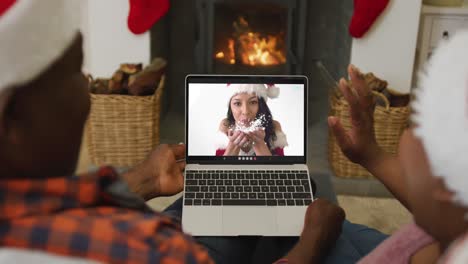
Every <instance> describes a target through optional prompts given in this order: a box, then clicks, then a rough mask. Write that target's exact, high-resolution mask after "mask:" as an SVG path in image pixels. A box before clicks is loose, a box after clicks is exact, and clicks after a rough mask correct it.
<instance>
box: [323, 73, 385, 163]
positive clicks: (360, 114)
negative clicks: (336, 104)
mask: <svg viewBox="0 0 468 264" xmlns="http://www.w3.org/2000/svg"><path fill="white" fill-rule="evenodd" d="M348 72H349V76H350V78H351V81H352V83H353V88H354V89H353V88H351V87H349V86H348V84H347V83H346V81H345V80H344V79H341V80H340V84H339V86H340V90H341V92H342V93H343V96H344V98H345V99H346V101H347V102H348V104H349V107H350V116H351V125H352V128H351V130H350V131H348V132H347V131H345V129H344V128H343V125H342V124H341V122H340V120H339V119H338V118H336V117H333V116H331V117H329V118H328V125H329V127H330V129H331V130H332V131H333V134H334V135H335V137H336V141H337V143H338V145H339V146H340V148H341V150H342V151H343V154H345V155H346V157H347V158H348V159H349V160H351V161H352V162H355V163H358V164H360V165H363V166H364V167H366V164H367V163H369V162H371V160H372V159H373V158H375V157H377V156H378V155H379V154H380V152H381V149H380V148H379V146H378V145H377V141H376V139H375V133H374V109H375V100H374V96H373V94H372V91H371V90H370V89H369V87H368V86H367V84H366V82H365V80H364V78H363V76H362V74H361V72H360V71H359V69H357V68H356V67H354V66H353V65H350V66H349V67H348Z"/></svg>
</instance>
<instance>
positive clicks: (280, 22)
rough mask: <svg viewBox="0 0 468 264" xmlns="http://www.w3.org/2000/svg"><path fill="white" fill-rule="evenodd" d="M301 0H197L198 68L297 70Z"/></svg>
mask: <svg viewBox="0 0 468 264" xmlns="http://www.w3.org/2000/svg"><path fill="white" fill-rule="evenodd" d="M305 5H306V0H295V1H294V0H292V1H284V0H197V17H198V22H199V23H198V30H197V32H198V39H197V45H196V54H197V68H198V72H205V73H223V74H296V73H302V70H303V69H302V66H303V65H302V63H303V62H302V58H303V54H304V45H305V43H304V42H305V38H304V35H305V34H304V31H305V11H303V10H305Z"/></svg>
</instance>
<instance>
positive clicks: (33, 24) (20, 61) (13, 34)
mask: <svg viewBox="0 0 468 264" xmlns="http://www.w3.org/2000/svg"><path fill="white" fill-rule="evenodd" d="M80 17H81V0H1V1H0V36H1V37H0V58H1V63H0V92H1V91H2V90H4V89H6V88H9V87H14V86H18V85H23V84H26V83H28V82H30V81H32V80H33V79H34V78H36V77H38V76H39V75H40V74H41V73H42V72H44V71H45V70H46V69H47V68H48V67H49V66H50V65H51V64H52V63H53V62H54V61H55V60H57V59H58V58H59V57H60V56H61V55H62V54H63V53H64V52H65V50H66V49H67V48H68V47H69V46H70V45H71V44H72V42H73V40H74V38H75V37H76V34H77V32H78V31H79V26H80Z"/></svg>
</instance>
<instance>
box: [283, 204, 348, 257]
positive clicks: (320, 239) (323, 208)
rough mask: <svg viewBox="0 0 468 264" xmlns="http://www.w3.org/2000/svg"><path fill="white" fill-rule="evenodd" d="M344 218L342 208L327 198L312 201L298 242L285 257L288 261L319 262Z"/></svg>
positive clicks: (334, 240) (332, 243)
mask: <svg viewBox="0 0 468 264" xmlns="http://www.w3.org/2000/svg"><path fill="white" fill-rule="evenodd" d="M344 219H345V213H344V211H343V209H341V208H340V207H338V206H336V205H334V204H332V203H330V202H328V201H327V200H324V199H317V200H315V201H314V202H312V203H311V204H310V205H309V207H308V208H307V212H306V215H305V220H304V229H303V230H302V234H301V237H300V239H299V242H298V243H297V244H296V246H295V247H294V248H293V249H292V250H291V251H290V252H289V254H288V255H287V256H286V258H287V259H288V260H289V261H290V263H319V262H320V261H321V260H322V258H323V257H325V254H326V252H327V251H328V250H329V249H330V248H331V247H332V246H333V245H334V243H335V242H336V240H337V239H338V236H339V235H340V234H341V226H342V224H343V221H344Z"/></svg>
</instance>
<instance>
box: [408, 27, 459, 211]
mask: <svg viewBox="0 0 468 264" xmlns="http://www.w3.org/2000/svg"><path fill="white" fill-rule="evenodd" d="M467 47H468V31H463V32H459V33H457V34H456V35H454V36H453V37H452V38H451V39H449V40H448V41H444V42H442V43H440V44H439V47H438V48H437V50H436V51H435V52H434V54H433V55H432V57H431V59H430V61H429V62H428V64H427V68H426V71H425V72H424V73H423V74H422V75H421V80H420V87H419V88H418V89H416V91H415V96H416V101H415V102H413V104H412V106H413V108H414V110H415V111H414V112H415V113H414V114H413V120H414V122H415V123H416V125H417V127H416V129H415V134H416V135H417V136H418V137H419V138H420V139H421V141H422V142H423V145H424V147H425V150H426V152H427V156H428V159H429V163H430V166H431V171H432V173H433V175H435V176H437V177H441V178H442V179H443V180H444V183H445V184H446V186H447V188H448V189H449V190H451V191H452V192H454V194H455V197H454V198H455V201H456V202H457V203H459V204H461V205H463V206H465V207H468V175H467V171H468V50H467Z"/></svg>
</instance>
